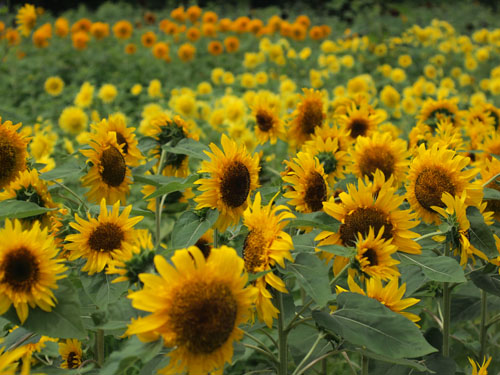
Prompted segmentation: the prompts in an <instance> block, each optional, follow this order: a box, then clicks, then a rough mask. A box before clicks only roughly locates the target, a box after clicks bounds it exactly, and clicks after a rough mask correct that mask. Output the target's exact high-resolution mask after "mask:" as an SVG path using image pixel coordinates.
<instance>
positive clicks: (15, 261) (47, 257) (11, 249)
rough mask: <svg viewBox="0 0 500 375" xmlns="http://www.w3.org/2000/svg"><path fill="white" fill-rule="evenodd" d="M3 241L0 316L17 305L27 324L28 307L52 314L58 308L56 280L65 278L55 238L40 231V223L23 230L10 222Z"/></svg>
mask: <svg viewBox="0 0 500 375" xmlns="http://www.w3.org/2000/svg"><path fill="white" fill-rule="evenodd" d="M0 238H2V241H1V242H0V315H1V314H3V313H5V312H6V311H7V310H8V309H9V308H10V306H11V305H14V308H15V309H16V312H17V316H18V317H19V320H20V321H21V323H24V321H25V320H26V319H27V318H28V306H29V307H31V308H35V307H36V306H38V307H39V308H41V309H42V310H44V311H51V310H52V308H53V307H54V306H55V305H56V298H55V297H54V293H53V290H54V289H57V280H60V279H62V278H64V277H66V275H63V273H64V271H66V267H65V266H64V265H62V264H60V263H61V262H62V260H61V259H57V255H58V251H57V247H56V245H55V243H54V239H53V238H52V236H50V235H49V234H48V233H47V229H43V230H42V229H40V223H39V222H35V223H34V224H33V226H32V227H31V229H29V230H23V228H22V225H21V223H20V222H19V221H18V220H15V221H13V222H12V221H10V220H9V219H7V220H6V221H5V228H3V229H0Z"/></svg>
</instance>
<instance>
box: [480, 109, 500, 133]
mask: <svg viewBox="0 0 500 375" xmlns="http://www.w3.org/2000/svg"><path fill="white" fill-rule="evenodd" d="M480 107H481V109H482V110H483V113H486V114H487V115H488V116H489V117H493V120H494V121H493V127H494V128H495V130H498V125H500V109H499V108H497V107H495V106H494V105H493V104H490V103H482V104H481V105H480Z"/></svg>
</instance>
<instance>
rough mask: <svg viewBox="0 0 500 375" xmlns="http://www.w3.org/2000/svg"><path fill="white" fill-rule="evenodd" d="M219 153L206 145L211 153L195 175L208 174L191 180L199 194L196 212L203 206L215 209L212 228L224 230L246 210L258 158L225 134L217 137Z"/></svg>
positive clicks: (196, 198)
mask: <svg viewBox="0 0 500 375" xmlns="http://www.w3.org/2000/svg"><path fill="white" fill-rule="evenodd" d="M221 143H222V150H221V149H219V148H218V147H217V146H216V145H215V144H213V143H211V144H210V149H211V150H212V152H211V153H210V152H206V153H207V155H208V156H209V158H210V161H203V162H202V166H201V169H200V170H199V171H198V173H209V174H210V177H209V178H201V179H199V180H197V181H195V184H199V185H200V186H199V187H198V190H200V191H202V192H203V193H202V194H201V195H199V196H197V197H195V198H194V200H195V202H197V203H198V205H197V206H196V209H201V208H204V207H209V208H216V209H217V210H219V212H220V214H219V218H218V219H217V222H216V223H215V227H216V228H218V229H220V230H222V231H224V230H226V228H227V227H228V226H230V225H235V224H237V223H238V220H239V219H240V217H241V215H242V214H243V211H244V210H245V209H246V207H247V201H248V199H249V197H250V193H251V192H252V191H253V190H255V189H256V188H257V187H258V186H259V182H258V181H259V169H260V167H259V156H258V155H257V154H254V155H253V156H250V154H249V153H248V151H247V150H246V148H245V146H240V147H238V146H236V142H235V141H233V140H231V139H229V138H228V137H227V136H226V135H225V134H223V135H222V138H221Z"/></svg>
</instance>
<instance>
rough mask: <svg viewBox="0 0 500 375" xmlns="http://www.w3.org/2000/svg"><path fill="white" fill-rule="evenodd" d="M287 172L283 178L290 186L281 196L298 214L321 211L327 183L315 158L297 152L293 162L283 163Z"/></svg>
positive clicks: (326, 195)
mask: <svg viewBox="0 0 500 375" xmlns="http://www.w3.org/2000/svg"><path fill="white" fill-rule="evenodd" d="M285 163H286V164H287V166H288V169H289V171H288V172H287V173H286V175H285V176H284V177H283V181H284V182H288V183H289V184H290V185H291V189H290V191H288V192H286V193H285V194H284V195H283V196H284V197H285V198H290V199H291V201H290V202H289V203H290V204H291V205H293V206H295V209H296V210H297V211H299V212H316V211H321V210H322V209H323V202H326V200H327V199H328V183H327V181H326V174H325V170H324V168H323V166H322V165H321V163H320V162H319V160H318V158H317V157H313V156H312V155H311V154H309V153H307V152H299V153H298V154H297V157H296V158H293V161H285Z"/></svg>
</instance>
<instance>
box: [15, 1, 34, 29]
mask: <svg viewBox="0 0 500 375" xmlns="http://www.w3.org/2000/svg"><path fill="white" fill-rule="evenodd" d="M16 23H17V25H18V29H19V31H20V32H21V34H22V35H23V36H29V35H30V32H31V30H33V29H34V27H35V24H36V9H35V7H34V6H33V5H31V4H24V6H23V7H22V8H20V9H19V11H18V12H17V15H16Z"/></svg>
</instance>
